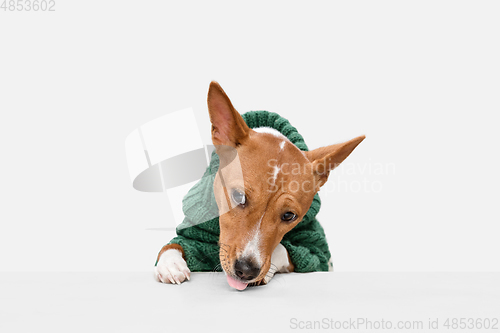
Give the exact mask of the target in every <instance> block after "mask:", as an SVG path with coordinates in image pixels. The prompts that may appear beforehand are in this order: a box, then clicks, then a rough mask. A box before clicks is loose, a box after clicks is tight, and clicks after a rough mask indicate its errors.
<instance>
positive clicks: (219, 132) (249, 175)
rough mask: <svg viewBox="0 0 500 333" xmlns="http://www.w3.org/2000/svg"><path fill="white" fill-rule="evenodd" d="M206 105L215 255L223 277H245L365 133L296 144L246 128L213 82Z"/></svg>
mask: <svg viewBox="0 0 500 333" xmlns="http://www.w3.org/2000/svg"><path fill="white" fill-rule="evenodd" d="M208 109H209V114H210V121H211V123H212V141H213V143H214V145H215V146H216V150H217V154H218V156H219V158H220V167H219V171H218V173H217V175H216V177H215V181H214V193H215V198H216V201H217V205H218V207H219V210H220V212H221V215H220V217H219V224H220V239H219V243H220V260H221V264H222V268H223V269H224V271H225V272H226V274H227V275H229V276H230V277H232V278H234V279H237V280H239V281H242V282H243V283H252V282H256V281H259V280H261V279H262V278H263V277H264V276H265V275H266V273H267V272H268V270H269V268H270V265H271V254H272V253H273V251H274V249H275V248H276V246H277V245H278V244H279V242H280V241H281V239H282V238H283V236H284V235H285V234H286V233H287V232H289V231H290V230H292V228H293V227H295V226H296V225H297V224H298V223H299V222H300V221H301V220H302V218H303V217H304V215H305V214H306V213H307V211H308V209H309V207H310V206H311V203H312V200H313V197H314V195H315V194H316V193H317V191H318V190H319V188H320V187H321V186H322V185H323V184H325V182H326V180H327V179H328V175H329V172H330V171H331V170H333V169H334V168H335V167H336V166H338V165H339V164H340V163H341V162H342V161H343V160H344V159H345V158H346V157H347V156H348V155H349V154H350V153H351V152H352V150H353V149H354V148H355V147H356V146H357V145H358V144H359V143H360V142H361V141H363V139H364V136H360V137H357V138H355V139H353V140H350V141H347V142H345V143H340V144H336V145H331V146H328V147H323V148H319V149H315V150H312V151H309V152H303V151H301V150H299V149H298V148H297V147H296V146H295V145H294V144H292V143H291V142H290V141H289V140H288V139H287V138H286V137H285V136H283V135H282V134H281V133H279V132H278V131H275V130H272V129H270V128H261V129H250V128H249V127H248V126H247V125H246V123H245V121H244V120H243V118H242V117H241V115H240V114H239V113H238V112H237V111H236V110H235V109H234V107H233V105H232V104H231V101H230V100H229V98H228V97H227V95H226V94H225V92H224V91H223V90H222V88H221V87H220V85H219V84H218V83H216V82H212V83H211V84H210V88H209V92H208Z"/></svg>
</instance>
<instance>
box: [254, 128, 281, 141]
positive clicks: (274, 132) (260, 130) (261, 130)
mask: <svg viewBox="0 0 500 333" xmlns="http://www.w3.org/2000/svg"><path fill="white" fill-rule="evenodd" d="M253 130H254V131H255V132H257V133H267V134H271V135H274V136H275V137H277V138H280V139H282V138H284V139H286V138H287V137H286V136H284V135H283V134H282V133H280V131H278V130H276V129H274V128H271V127H267V126H263V127H257V128H254V129H253Z"/></svg>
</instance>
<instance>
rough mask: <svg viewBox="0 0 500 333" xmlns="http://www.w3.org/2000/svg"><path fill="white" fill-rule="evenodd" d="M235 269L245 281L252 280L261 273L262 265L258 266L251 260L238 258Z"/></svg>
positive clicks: (237, 274) (238, 275)
mask: <svg viewBox="0 0 500 333" xmlns="http://www.w3.org/2000/svg"><path fill="white" fill-rule="evenodd" d="M234 271H235V273H236V276H237V277H239V278H240V279H242V280H243V281H250V280H253V279H255V278H256V277H257V276H258V275H259V273H260V267H257V265H255V264H254V263H253V262H252V261H250V260H236V262H235V263H234Z"/></svg>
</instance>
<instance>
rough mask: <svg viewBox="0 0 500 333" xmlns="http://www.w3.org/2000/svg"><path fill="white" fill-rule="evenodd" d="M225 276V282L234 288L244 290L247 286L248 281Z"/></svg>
mask: <svg viewBox="0 0 500 333" xmlns="http://www.w3.org/2000/svg"><path fill="white" fill-rule="evenodd" d="M226 277H227V283H229V285H230V286H231V287H233V288H235V289H238V290H244V289H245V288H246V287H247V286H248V283H243V282H240V281H238V280H236V279H234V278H232V277H230V276H229V275H226Z"/></svg>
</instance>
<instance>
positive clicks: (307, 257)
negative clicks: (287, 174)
mask: <svg viewBox="0 0 500 333" xmlns="http://www.w3.org/2000/svg"><path fill="white" fill-rule="evenodd" d="M242 116H243V119H244V120H245V122H246V123H247V125H248V126H249V127H250V128H257V127H262V126H267V127H271V128H274V129H276V130H278V131H280V132H281V133H282V134H283V135H285V136H286V137H287V138H288V139H289V140H290V141H291V142H292V143H293V144H295V145H296V146H297V147H298V148H299V149H300V150H303V151H307V150H308V148H307V146H306V144H305V142H304V139H303V138H302V135H300V134H299V133H298V131H297V129H296V128H295V127H293V126H292V125H290V123H289V122H288V120H286V119H285V118H282V117H280V116H279V115H278V114H276V113H272V112H268V111H250V112H247V113H245V114H243V115H242ZM218 168H219V158H218V156H217V154H216V153H215V152H214V153H213V154H212V159H211V162H210V165H209V166H208V168H207V170H206V171H205V174H204V175H203V178H202V179H201V180H200V181H199V182H198V183H196V184H195V185H194V186H193V187H192V188H191V189H190V190H189V192H188V193H187V194H186V196H185V197H184V199H183V201H182V205H183V207H182V208H183V211H184V215H185V218H184V221H183V222H182V223H181V224H180V225H179V226H178V227H177V230H176V231H177V237H175V238H174V239H172V240H171V241H170V243H169V244H179V245H180V246H182V248H183V250H184V254H185V258H186V262H187V265H188V267H189V269H190V270H191V271H193V272H202V271H222V269H221V266H220V261H219V246H218V244H217V243H218V241H219V234H220V229H219V218H218V217H216V218H212V219H210V217H211V216H218V214H217V211H218V207H217V204H216V202H215V197H214V192H213V182H214V178H215V174H216V173H217V170H218ZM320 205H321V202H320V199H319V195H318V194H316V195H315V196H314V200H313V202H312V204H311V207H310V208H309V210H308V212H307V213H306V215H305V216H304V218H303V219H302V221H300V222H299V223H298V224H297V225H296V226H295V227H294V228H293V229H292V230H290V231H289V232H288V233H287V234H285V236H284V237H283V239H282V241H281V244H283V246H284V247H285V248H286V249H287V251H288V253H289V255H290V258H291V260H292V263H293V264H294V265H295V271H296V272H303V273H304V272H314V271H327V270H328V268H329V267H328V265H329V264H328V261H329V259H330V251H329V249H328V244H327V242H326V237H325V233H324V231H323V228H322V227H321V225H320V224H319V222H318V221H317V220H316V214H318V212H319V208H320ZM199 221H207V222H203V223H198V222H199ZM155 265H156V264H155Z"/></svg>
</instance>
